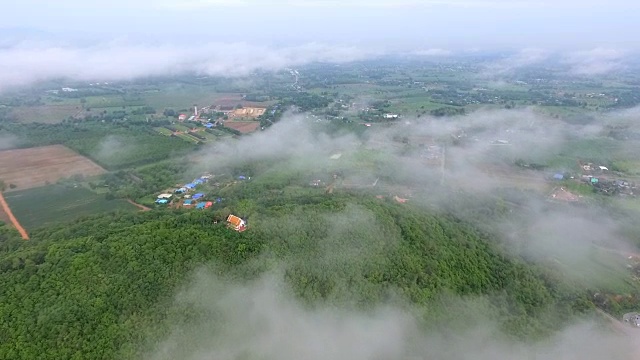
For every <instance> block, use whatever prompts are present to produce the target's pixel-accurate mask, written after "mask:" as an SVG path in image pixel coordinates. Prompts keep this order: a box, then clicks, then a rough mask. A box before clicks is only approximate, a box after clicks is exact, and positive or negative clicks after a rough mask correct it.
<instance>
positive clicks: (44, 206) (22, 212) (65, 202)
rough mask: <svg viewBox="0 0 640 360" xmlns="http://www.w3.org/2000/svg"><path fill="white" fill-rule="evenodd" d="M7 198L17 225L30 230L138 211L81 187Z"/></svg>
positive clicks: (46, 188)
mask: <svg viewBox="0 0 640 360" xmlns="http://www.w3.org/2000/svg"><path fill="white" fill-rule="evenodd" d="M5 197H6V200H7V202H8V203H9V206H10V207H11V210H12V211H13V213H14V215H15V216H16V218H18V221H20V223H21V224H22V226H24V227H25V228H27V229H28V230H31V229H34V228H39V227H43V226H47V225H53V224H58V223H60V222H68V221H72V220H75V219H77V218H79V217H82V216H86V215H95V214H100V213H104V212H110V211H116V210H124V211H136V210H137V208H136V207H135V206H133V205H131V204H129V203H128V202H126V201H125V200H120V199H119V200H106V199H105V197H104V196H101V195H98V194H96V193H94V192H92V191H90V190H89V189H87V188H84V187H82V186H78V187H75V188H74V187H66V186H61V185H49V186H44V187H40V188H35V189H29V190H22V191H16V192H12V193H8V194H6V195H5Z"/></svg>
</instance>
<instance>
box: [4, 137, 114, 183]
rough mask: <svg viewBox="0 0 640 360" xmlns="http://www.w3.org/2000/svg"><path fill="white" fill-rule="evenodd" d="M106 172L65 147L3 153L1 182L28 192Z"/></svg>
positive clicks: (54, 146)
mask: <svg viewBox="0 0 640 360" xmlns="http://www.w3.org/2000/svg"><path fill="white" fill-rule="evenodd" d="M105 172H106V171H105V170H104V169H103V168H101V167H100V166H98V165H97V164H96V163H94V162H93V161H91V160H89V159H87V158H86V157H84V156H81V155H79V154H77V153H75V152H73V151H72V150H70V149H69V148H66V147H64V146H62V145H51V146H41V147H36V148H29V149H12V150H4V151H0V179H2V180H4V182H5V184H6V187H7V189H6V192H9V191H11V190H12V189H10V188H9V184H15V185H17V187H16V189H15V190H24V189H29V188H34V187H39V186H43V185H45V184H46V183H47V182H51V183H54V182H56V181H58V180H59V179H61V178H66V177H70V176H73V175H76V174H82V175H84V176H93V175H100V174H104V173H105Z"/></svg>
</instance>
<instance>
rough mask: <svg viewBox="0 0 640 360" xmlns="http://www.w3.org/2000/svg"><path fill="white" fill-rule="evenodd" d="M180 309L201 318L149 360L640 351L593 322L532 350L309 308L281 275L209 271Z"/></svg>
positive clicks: (373, 316)
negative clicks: (229, 277)
mask: <svg viewBox="0 0 640 360" xmlns="http://www.w3.org/2000/svg"><path fill="white" fill-rule="evenodd" d="M176 306H178V307H180V308H188V309H190V310H189V312H191V313H198V314H200V315H199V316H198V317H197V318H196V319H197V320H196V321H195V322H193V323H187V324H182V325H176V326H174V328H173V332H172V333H171V334H170V335H169V336H168V337H167V338H166V339H164V341H162V342H161V343H160V344H159V345H158V346H157V347H156V349H155V350H154V351H153V352H152V353H151V354H149V355H148V356H147V358H149V359H158V360H161V359H185V360H200V359H212V358H215V359H220V360H231V359H264V360H276V359H277V360H294V359H309V360H316V359H317V360H325V359H334V360H374V359H439V360H446V359H469V360H489V359H491V360H495V359H513V360H526V359H532V358H545V359H564V360H574V359H576V360H577V359H580V360H596V359H612V360H617V359H621V360H622V359H624V360H629V359H633V358H635V354H636V353H637V351H638V350H639V349H638V345H639V342H638V338H637V337H627V336H623V335H615V334H612V333H609V332H605V331H603V330H602V329H601V328H599V327H597V326H596V325H595V324H593V323H589V322H583V323H579V324H575V325H573V326H571V327H569V328H567V329H565V330H563V331H561V332H559V333H558V334H557V335H556V336H554V337H553V338H551V339H549V340H547V341H544V342H542V343H537V344H527V343H520V342H513V341H510V340H508V337H507V336H505V335H504V334H500V333H499V332H497V331H495V326H492V324H493V321H492V320H490V319H485V321H483V322H481V324H482V325H483V326H477V325H472V324H477V323H476V322H471V323H470V324H469V325H470V326H469V327H468V328H462V329H453V328H451V329H440V330H434V329H431V330H426V329H424V328H423V327H421V326H420V320H418V318H417V317H416V316H414V314H413V311H412V310H411V309H406V308H405V309H401V308H398V307H397V306H388V305H384V304H378V306H377V307H375V308H373V309H371V310H368V311H362V310H353V309H347V308H339V307H331V306H326V305H311V306H308V305H307V306H305V305H303V304H302V303H300V302H299V301H298V300H297V299H296V298H295V296H293V293H292V291H291V289H290V288H289V287H288V286H287V285H286V284H285V283H284V281H283V278H282V275H281V274H278V273H270V274H267V275H264V276H263V277H262V278H260V279H258V280H255V281H253V282H248V283H243V284H237V283H236V284H234V283H230V282H228V281H225V280H223V279H220V278H218V277H217V276H215V275H213V274H212V273H210V272H208V271H202V272H200V273H198V274H197V276H196V278H195V281H193V282H192V283H191V284H190V285H189V286H188V287H187V288H185V290H183V291H182V292H180V293H179V295H178V296H177V297H176ZM477 317H478V318H482V317H483V315H482V314H477Z"/></svg>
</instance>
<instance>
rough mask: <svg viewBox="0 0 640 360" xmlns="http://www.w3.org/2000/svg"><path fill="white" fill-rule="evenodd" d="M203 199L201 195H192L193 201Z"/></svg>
mask: <svg viewBox="0 0 640 360" xmlns="http://www.w3.org/2000/svg"><path fill="white" fill-rule="evenodd" d="M203 197H204V194H203V193H197V194H194V195H193V199H194V200H198V199H200V198H203Z"/></svg>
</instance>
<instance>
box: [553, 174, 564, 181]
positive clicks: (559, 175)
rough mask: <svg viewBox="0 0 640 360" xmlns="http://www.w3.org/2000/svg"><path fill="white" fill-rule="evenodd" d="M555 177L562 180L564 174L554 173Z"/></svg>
mask: <svg viewBox="0 0 640 360" xmlns="http://www.w3.org/2000/svg"><path fill="white" fill-rule="evenodd" d="M553 178H554V179H556V180H562V179H564V175H562V174H555V175H553Z"/></svg>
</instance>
